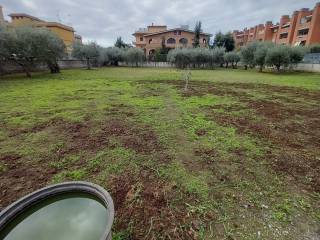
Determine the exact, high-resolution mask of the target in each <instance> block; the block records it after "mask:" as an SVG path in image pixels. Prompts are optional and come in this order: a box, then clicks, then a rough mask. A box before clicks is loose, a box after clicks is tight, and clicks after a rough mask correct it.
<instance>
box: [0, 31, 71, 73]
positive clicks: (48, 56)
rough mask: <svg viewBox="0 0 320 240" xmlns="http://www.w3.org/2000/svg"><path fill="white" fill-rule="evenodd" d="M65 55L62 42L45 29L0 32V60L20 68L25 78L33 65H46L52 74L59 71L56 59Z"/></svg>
mask: <svg viewBox="0 0 320 240" xmlns="http://www.w3.org/2000/svg"><path fill="white" fill-rule="evenodd" d="M64 53H65V46H64V43H63V41H62V40H61V39H60V38H59V37H58V36H57V35H55V34H54V33H52V32H50V31H49V30H46V29H39V28H31V27H23V28H16V29H9V30H8V29H6V28H2V29H1V30H0V58H2V59H4V60H12V61H14V62H15V63H16V64H18V65H19V66H21V67H22V69H23V70H24V72H25V73H26V75H27V77H31V73H30V72H31V69H32V67H33V66H34V64H35V63H41V62H43V63H46V64H47V65H48V67H49V68H50V70H51V72H52V73H57V72H59V71H60V69H59V66H58V63H57V61H58V59H60V58H62V57H63V56H64Z"/></svg>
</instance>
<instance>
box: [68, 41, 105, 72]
mask: <svg viewBox="0 0 320 240" xmlns="http://www.w3.org/2000/svg"><path fill="white" fill-rule="evenodd" d="M72 56H73V57H75V58H78V59H83V60H86V62H87V69H88V70H90V69H91V64H90V61H92V60H97V59H98V57H99V46H98V45H97V44H96V43H95V42H91V43H88V44H82V43H78V42H77V43H75V44H74V45H73V51H72Z"/></svg>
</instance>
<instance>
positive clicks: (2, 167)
mask: <svg viewBox="0 0 320 240" xmlns="http://www.w3.org/2000/svg"><path fill="white" fill-rule="evenodd" d="M7 170H8V167H7V166H6V165H5V164H3V163H0V173H4V172H6V171H7Z"/></svg>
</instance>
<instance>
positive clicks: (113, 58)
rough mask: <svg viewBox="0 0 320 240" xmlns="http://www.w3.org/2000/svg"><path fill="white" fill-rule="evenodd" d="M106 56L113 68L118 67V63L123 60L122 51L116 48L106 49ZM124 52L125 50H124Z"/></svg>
mask: <svg viewBox="0 0 320 240" xmlns="http://www.w3.org/2000/svg"><path fill="white" fill-rule="evenodd" d="M105 51H106V53H105V54H106V56H107V57H108V61H109V63H110V64H111V65H113V66H118V65H119V62H120V61H122V60H123V59H124V51H123V50H121V49H120V48H117V47H109V48H106V50H105ZM125 51H126V50H125Z"/></svg>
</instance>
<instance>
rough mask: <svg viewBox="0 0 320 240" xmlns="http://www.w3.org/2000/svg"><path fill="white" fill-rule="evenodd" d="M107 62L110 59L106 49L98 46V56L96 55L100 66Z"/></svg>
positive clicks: (105, 64)
mask: <svg viewBox="0 0 320 240" xmlns="http://www.w3.org/2000/svg"><path fill="white" fill-rule="evenodd" d="M109 63H110V60H109V56H108V52H107V49H106V48H100V50H99V57H98V64H99V65H100V66H107V65H109Z"/></svg>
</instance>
